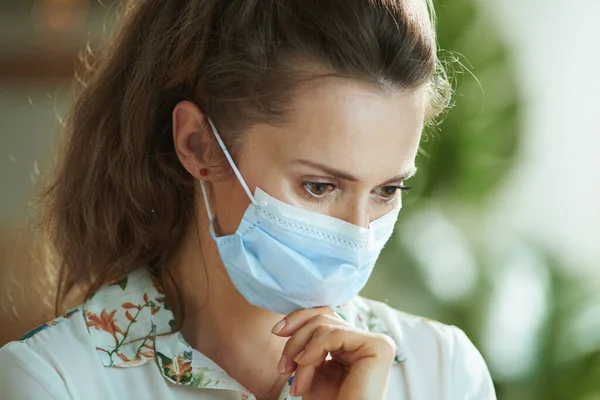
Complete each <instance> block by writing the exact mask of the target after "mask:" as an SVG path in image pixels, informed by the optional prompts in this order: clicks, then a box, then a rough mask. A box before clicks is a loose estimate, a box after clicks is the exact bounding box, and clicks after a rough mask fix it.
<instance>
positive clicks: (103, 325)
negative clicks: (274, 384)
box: [83, 268, 405, 392]
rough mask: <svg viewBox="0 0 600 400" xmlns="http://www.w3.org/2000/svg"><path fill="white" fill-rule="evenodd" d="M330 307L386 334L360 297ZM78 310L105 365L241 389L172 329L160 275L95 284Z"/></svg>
mask: <svg viewBox="0 0 600 400" xmlns="http://www.w3.org/2000/svg"><path fill="white" fill-rule="evenodd" d="M335 311H336V313H337V314H338V315H340V317H342V318H343V319H344V320H346V322H347V323H349V324H350V325H353V326H355V327H357V328H360V329H363V330H367V331H370V332H379V333H387V328H386V326H385V324H384V323H383V321H382V320H381V319H380V318H379V317H377V316H376V315H375V314H374V313H373V311H372V310H371V309H370V307H369V306H368V304H367V303H366V302H364V301H362V300H361V299H360V298H357V299H355V300H352V301H349V302H348V303H346V304H344V305H343V306H340V307H338V308H336V310H335ZM83 315H84V318H85V322H86V325H87V327H88V331H89V333H90V336H91V338H92V342H93V344H94V346H95V347H96V352H97V354H98V356H99V357H100V361H101V362H102V365H104V366H106V367H119V368H132V367H137V366H140V365H145V364H147V363H150V362H155V363H156V365H157V367H158V368H159V370H160V372H161V374H162V375H163V376H164V377H165V379H167V380H168V381H170V382H172V383H174V384H180V385H191V386H193V387H197V388H211V389H227V390H239V391H242V392H247V391H246V389H244V388H243V387H242V386H241V385H240V384H239V383H237V382H236V381H235V380H233V379H232V378H231V377H229V375H227V373H226V372H225V371H224V370H223V369H222V368H220V367H219V366H218V365H217V364H215V363H214V362H213V361H211V360H210V359H209V358H208V357H206V356H204V355H203V354H201V353H199V352H197V351H195V350H192V348H191V346H190V345H189V344H188V343H187V342H186V341H185V339H184V338H183V336H182V335H181V333H179V332H176V331H174V329H175V319H174V316H173V313H172V311H171V310H170V308H169V305H168V304H167V301H166V296H165V293H164V291H163V289H162V286H161V284H160V280H159V279H158V278H157V276H156V275H155V274H153V273H152V272H150V270H149V269H147V268H141V269H138V270H136V271H134V272H132V273H130V274H129V275H127V276H126V277H125V278H123V279H122V280H121V281H119V282H117V283H116V284H113V285H109V286H105V287H104V288H102V289H100V290H99V291H98V292H97V293H96V294H95V295H94V296H93V297H92V298H91V299H90V300H88V301H87V302H86V303H85V304H84V307H83ZM396 348H397V354H396V358H395V361H394V362H395V363H401V362H404V361H405V357H404V356H403V352H402V351H401V348H400V343H396ZM292 379H293V378H292ZM292 379H290V382H289V384H291V380H292ZM289 384H288V385H287V387H286V389H287V390H289Z"/></svg>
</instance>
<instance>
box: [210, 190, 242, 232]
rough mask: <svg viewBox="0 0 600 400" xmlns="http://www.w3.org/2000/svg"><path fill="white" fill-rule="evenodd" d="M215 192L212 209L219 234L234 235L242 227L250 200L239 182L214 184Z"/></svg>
mask: <svg viewBox="0 0 600 400" xmlns="http://www.w3.org/2000/svg"><path fill="white" fill-rule="evenodd" d="M213 192H214V195H213V198H212V201H211V207H213V213H214V214H215V217H216V226H215V228H216V230H217V233H218V234H219V235H221V236H225V235H232V234H234V233H235V231H236V230H237V228H238V226H239V225H240V221H241V220H242V217H243V216H244V213H245V212H246V210H247V209H248V205H249V204H250V199H249V198H248V195H247V194H246V192H245V191H244V189H243V188H242V186H241V185H240V184H239V183H237V180H236V181H227V182H217V183H214V184H213Z"/></svg>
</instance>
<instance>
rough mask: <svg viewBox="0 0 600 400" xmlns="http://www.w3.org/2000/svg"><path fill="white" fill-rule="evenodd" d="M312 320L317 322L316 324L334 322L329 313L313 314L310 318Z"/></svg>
mask: <svg viewBox="0 0 600 400" xmlns="http://www.w3.org/2000/svg"><path fill="white" fill-rule="evenodd" d="M312 322H314V323H318V324H321V325H328V324H331V323H333V322H335V320H334V319H333V316H332V315H329V314H318V315H315V316H314V317H313V318H312Z"/></svg>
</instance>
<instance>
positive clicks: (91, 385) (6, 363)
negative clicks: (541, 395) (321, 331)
mask: <svg viewBox="0 0 600 400" xmlns="http://www.w3.org/2000/svg"><path fill="white" fill-rule="evenodd" d="M165 300H166V298H165V295H164V293H163V292H162V290H161V287H160V284H159V282H158V280H157V279H156V277H154V276H153V275H152V274H151V273H150V272H149V271H148V270H147V269H145V268H144V269H140V270H137V271H135V272H133V273H132V274H130V275H128V276H127V277H126V278H124V279H123V280H122V281H121V282H119V283H117V284H115V285H110V286H107V287H105V288H103V289H101V290H100V291H99V292H98V293H96V295H94V297H93V298H91V299H90V300H89V301H87V302H86V303H85V304H83V305H82V306H81V307H78V308H76V309H74V310H72V311H70V312H69V313H67V314H65V315H64V316H62V317H60V318H58V319H56V320H54V321H52V322H50V323H48V324H44V325H42V326H40V327H39V328H36V329H34V330H33V331H31V332H29V333H28V334H26V335H25V336H24V337H23V338H21V339H20V340H18V341H15V342H11V343H8V344H7V345H6V346H4V347H2V348H1V349H0V397H2V398H3V399H27V400H29V399H31V400H39V399H54V400H59V399H60V400H66V399H74V400H75V399H76V400H96V399H98V400H100V399H102V400H105V399H123V400H125V399H127V400H129V399H146V400H150V399H161V400H164V399H182V400H185V399H198V400H209V399H210V400H225V399H227V400H233V399H235V400H250V399H255V397H254V396H253V395H252V394H251V393H249V392H248V391H247V390H246V389H245V388H243V387H242V386H241V385H240V384H239V383H237V382H236V381H235V380H233V379H232V378H231V377H229V376H228V375H227V373H226V372H225V371H224V370H223V369H222V368H220V367H219V366H218V365H217V364H215V363H214V362H212V361H211V360H210V359H209V358H208V357H206V356H204V355H203V354H201V353H200V352H198V351H196V350H194V349H192V348H191V347H190V345H189V344H187V343H186V341H185V340H184V339H183V337H182V336H181V334H179V333H178V332H172V329H171V327H172V326H173V324H174V319H173V314H172V312H171V311H170V310H169V309H168V306H167V305H166V302H165ZM335 311H336V312H337V313H338V314H339V315H340V316H341V317H342V318H344V319H345V320H346V321H347V322H348V323H349V324H351V325H354V326H356V327H359V328H361V329H365V330H369V331H372V332H380V333H386V334H388V335H389V336H390V337H392V338H393V339H394V341H395V343H396V347H397V349H398V350H397V355H396V359H395V362H394V365H393V366H392V370H391V376H390V384H389V387H388V395H387V399H390V400H391V399H394V400H404V399H411V400H445V399H448V400H449V399H452V400H470V399H473V400H487V399H495V398H496V396H495V394H494V387H493V384H492V380H491V378H490V374H489V372H488V369H487V367H486V365H485V362H484V361H483V358H482V357H481V355H480V354H479V352H478V351H477V349H476V348H475V347H474V346H473V344H472V343H471V342H470V340H469V339H468V338H467V336H466V335H465V334H464V333H463V332H462V331H461V330H460V329H458V328H456V327H453V326H446V325H443V324H441V323H439V322H435V321H431V320H427V319H425V318H420V317H415V316H412V315H408V314H405V313H402V312H399V311H396V310H394V309H392V308H390V307H389V306H387V305H385V304H383V303H379V302H375V301H372V300H367V299H363V298H361V297H357V298H355V299H354V300H352V301H350V302H348V303H346V304H344V305H343V306H341V307H339V308H337V309H336V310H335ZM292 380H293V378H290V381H289V382H288V384H287V385H286V386H285V388H284V390H283V392H282V393H281V395H280V397H279V399H280V400H284V399H287V400H292V399H298V398H299V397H294V396H291V395H290V394H289V388H290V385H291V381H292Z"/></svg>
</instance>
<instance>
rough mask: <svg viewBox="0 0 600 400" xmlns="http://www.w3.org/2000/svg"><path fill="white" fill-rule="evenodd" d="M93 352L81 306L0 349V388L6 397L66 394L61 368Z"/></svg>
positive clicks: (61, 395) (32, 397)
mask: <svg viewBox="0 0 600 400" xmlns="http://www.w3.org/2000/svg"><path fill="white" fill-rule="evenodd" d="M86 354H88V355H89V354H91V355H93V354H94V353H93V346H92V344H91V341H90V339H89V335H88V334H87V328H86V326H85V322H84V320H83V316H82V312H81V308H76V309H74V310H72V311H70V312H68V313H67V314H65V315H63V316H62V317H59V318H57V319H55V320H53V321H50V322H48V323H45V324H42V325H40V326H39V327H37V328H35V329H33V330H31V331H30V332H28V333H26V334H25V335H24V336H23V337H21V338H20V339H19V340H17V341H14V342H11V343H8V344H7V345H5V346H4V347H2V348H1V349H0V391H1V392H2V393H3V394H6V393H8V395H7V398H24V399H30V398H31V399H34V398H36V399H37V398H49V399H58V398H65V397H67V387H66V384H65V382H66V379H65V377H64V376H62V373H63V371H65V370H69V369H70V368H68V364H69V363H70V362H71V361H70V360H72V359H73V358H74V355H77V357H76V358H77V360H78V363H80V362H81V360H82V359H85V358H86Z"/></svg>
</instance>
